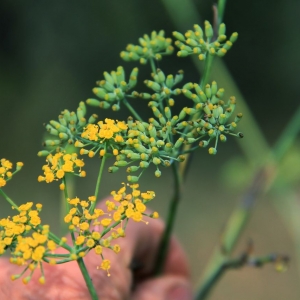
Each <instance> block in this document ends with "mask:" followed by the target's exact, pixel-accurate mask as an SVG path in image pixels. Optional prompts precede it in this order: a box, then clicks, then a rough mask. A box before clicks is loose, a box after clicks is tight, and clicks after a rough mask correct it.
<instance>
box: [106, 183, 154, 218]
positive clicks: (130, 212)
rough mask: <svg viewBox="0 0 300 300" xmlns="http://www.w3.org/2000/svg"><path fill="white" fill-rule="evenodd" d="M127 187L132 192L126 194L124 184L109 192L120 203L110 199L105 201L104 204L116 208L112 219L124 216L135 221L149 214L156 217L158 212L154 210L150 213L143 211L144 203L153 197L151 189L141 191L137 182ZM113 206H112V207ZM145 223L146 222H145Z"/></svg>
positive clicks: (144, 209) (144, 208)
mask: <svg viewBox="0 0 300 300" xmlns="http://www.w3.org/2000/svg"><path fill="white" fill-rule="evenodd" d="M129 187H130V188H131V189H132V192H131V193H129V194H126V185H125V184H124V186H123V187H122V188H120V189H119V190H118V191H117V192H116V191H112V192H111V194H112V196H113V198H114V200H115V201H117V202H119V203H120V205H119V206H117V205H115V204H114V203H113V202H111V201H107V203H106V205H107V206H108V207H109V208H110V209H111V210H112V209H114V210H116V211H115V212H114V214H113V220H114V221H119V220H121V219H124V218H125V217H126V218H128V219H132V220H133V221H135V222H141V221H143V216H149V217H153V218H158V213H157V212H155V213H153V214H151V215H148V214H146V213H145V211H146V205H145V204H146V203H147V202H149V201H151V200H152V199H153V198H154V197H155V193H154V192H153V191H147V192H145V193H141V191H140V190H139V189H138V188H139V185H138V184H131V185H129ZM113 206H114V207H113ZM146 223H147V222H146Z"/></svg>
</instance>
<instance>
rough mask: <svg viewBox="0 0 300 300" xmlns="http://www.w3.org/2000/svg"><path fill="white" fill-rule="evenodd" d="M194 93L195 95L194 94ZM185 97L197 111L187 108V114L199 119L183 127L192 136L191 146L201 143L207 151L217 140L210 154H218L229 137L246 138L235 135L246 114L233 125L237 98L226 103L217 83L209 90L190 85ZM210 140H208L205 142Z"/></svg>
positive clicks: (187, 85)
mask: <svg viewBox="0 0 300 300" xmlns="http://www.w3.org/2000/svg"><path fill="white" fill-rule="evenodd" d="M192 89H194V90H195V93H192V91H191V90H192ZM182 93H183V94H184V95H185V96H186V97H187V98H189V99H191V100H193V102H194V104H195V105H194V107H193V108H187V107H186V108H184V109H183V111H184V112H185V113H186V114H188V115H191V116H196V119H195V120H194V121H193V122H190V123H188V122H186V123H184V124H183V123H181V126H184V127H185V128H186V131H187V132H188V133H187V135H186V137H187V138H188V139H187V141H188V143H194V142H197V141H198V142H199V141H200V142H199V146H200V147H206V146H208V144H209V143H210V142H211V141H212V140H213V139H215V146H214V147H211V148H209V153H210V154H216V153H217V143H218V140H220V141H222V142H226V140H227V138H226V135H228V134H229V135H234V136H236V137H239V138H242V137H243V134H242V133H237V134H234V133H233V131H234V130H235V129H236V127H237V123H238V122H239V121H240V119H241V118H242V116H243V115H242V113H238V114H237V115H236V117H235V119H234V121H233V122H229V119H230V117H231V115H232V114H233V112H234V109H235V106H236V99H235V97H230V98H229V100H228V101H226V102H225V101H224V100H222V98H223V96H224V89H222V88H221V89H218V87H217V83H216V82H215V81H213V82H212V84H211V85H209V84H207V85H206V86H205V89H203V90H202V89H201V87H200V86H199V85H198V84H196V83H195V84H192V83H189V84H186V85H185V88H184V89H183V90H182ZM205 137H208V140H204V138H205Z"/></svg>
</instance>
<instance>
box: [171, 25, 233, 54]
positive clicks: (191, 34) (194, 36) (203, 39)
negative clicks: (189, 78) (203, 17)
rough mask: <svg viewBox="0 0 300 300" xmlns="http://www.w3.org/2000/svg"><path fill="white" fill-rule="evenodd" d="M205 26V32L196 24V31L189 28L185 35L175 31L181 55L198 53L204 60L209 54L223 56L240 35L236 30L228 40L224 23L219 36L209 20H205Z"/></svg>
mask: <svg viewBox="0 0 300 300" xmlns="http://www.w3.org/2000/svg"><path fill="white" fill-rule="evenodd" d="M204 28H205V29H204V32H203V30H202V28H201V27H200V26H199V25H197V24H195V25H194V31H193V30H188V31H187V32H186V33H185V35H183V34H182V33H180V32H178V31H174V32H173V36H174V37H175V38H176V39H177V41H176V42H175V45H176V46H177V47H178V48H179V49H180V51H178V52H177V55H178V56H179V57H185V56H188V55H191V54H197V55H198V57H199V59H200V60H204V59H205V58H206V56H207V54H210V55H218V56H220V57H222V56H224V55H225V54H226V53H227V51H228V50H229V49H230V48H231V47H232V44H233V43H234V42H235V41H236V40H237V37H238V34H237V32H234V33H233V34H232V35H231V37H230V38H229V40H227V36H226V35H225V33H226V27H225V24H224V23H222V24H220V26H219V32H218V35H217V36H214V31H213V28H212V26H211V24H210V23H209V22H208V21H205V23H204ZM204 34H205V36H204Z"/></svg>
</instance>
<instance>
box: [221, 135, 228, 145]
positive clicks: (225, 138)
mask: <svg viewBox="0 0 300 300" xmlns="http://www.w3.org/2000/svg"><path fill="white" fill-rule="evenodd" d="M226 140H227V137H226V136H225V135H224V134H220V141H221V142H224V143H225V142H226Z"/></svg>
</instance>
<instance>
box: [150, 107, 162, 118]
mask: <svg viewBox="0 0 300 300" xmlns="http://www.w3.org/2000/svg"><path fill="white" fill-rule="evenodd" d="M152 111H153V114H154V115H155V117H157V118H158V117H159V116H160V115H161V112H160V111H159V110H158V109H157V108H156V107H152Z"/></svg>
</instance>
